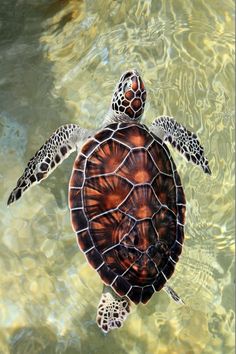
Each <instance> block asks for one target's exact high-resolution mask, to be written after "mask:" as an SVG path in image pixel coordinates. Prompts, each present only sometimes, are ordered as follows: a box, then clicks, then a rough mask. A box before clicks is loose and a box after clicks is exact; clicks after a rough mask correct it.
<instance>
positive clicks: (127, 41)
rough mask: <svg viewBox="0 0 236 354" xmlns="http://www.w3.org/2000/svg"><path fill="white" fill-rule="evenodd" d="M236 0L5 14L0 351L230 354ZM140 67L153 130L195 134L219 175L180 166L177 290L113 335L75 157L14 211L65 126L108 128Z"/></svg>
mask: <svg viewBox="0 0 236 354" xmlns="http://www.w3.org/2000/svg"><path fill="white" fill-rule="evenodd" d="M233 12H234V4H233V1H229V0H227V1H224V2H223V1H214V0H210V1H190V0H186V1H183V0H175V1H174V0H173V1H164V0H162V1H161V0H160V1H159V0H156V1H154V0H146V1H145V0H142V1H141V0H139V1H138V0H134V1H112V0H109V1H94V0H87V1H75V0H74V1H73V0H70V1H69V0H68V1H66V0H64V1H46V0H43V1H34V0H21V1H13V0H1V4H0V158H1V170H0V186H1V188H0V193H1V201H0V203H1V207H0V218H1V223H0V284H1V285H0V353H3V354H8V353H13V354H25V353H30V354H34V353H36V354H38V353H40V354H42V353H43V354H47V353H57V354H58V353H67V354H74V353H82V354H87V353H88V354H92V353H96V354H106V353H111V352H112V353H115V354H117V353H118V354H119V353H129V354H136V353H137V354H138V353H140V354H141V353H142V354H143V353H145V354H169V353H170V354H200V353H201V354H202V353H204V354H211V353H217V354H218V353H219V354H222V353H223V354H230V353H233V352H234V316H235V313H234V309H233V299H234V288H233V278H234V268H233V266H234V261H233V258H234V109H235V108H234V79H233V78H234V42H233V38H234V18H233ZM133 67H135V68H137V69H138V70H139V71H140V73H141V74H142V76H143V79H144V82H145V85H146V88H147V91H148V103H147V105H146V114H145V122H146V124H150V123H151V122H152V120H153V119H154V118H155V117H157V116H159V115H162V114H169V115H172V116H174V117H175V118H176V119H177V120H178V122H180V123H182V124H184V125H185V126H186V127H187V128H188V129H191V130H192V131H195V132H196V133H197V134H198V135H199V137H200V140H201V143H202V144H203V145H204V147H205V151H206V155H207V157H208V159H209V163H210V167H211V170H212V176H211V177H209V176H207V175H204V174H203V173H202V171H201V170H200V169H199V168H198V167H196V166H193V165H191V164H187V163H186V162H185V160H184V159H183V158H182V157H181V156H180V155H179V154H177V153H176V152H175V151H173V149H172V150H171V151H172V153H173V157H174V159H175V162H176V164H177V166H178V169H179V173H180V175H181V178H182V182H183V185H184V187H185V192H186V197H187V201H188V205H187V220H186V241H185V247H184V250H183V254H182V256H181V259H180V261H179V263H178V265H177V267H176V271H175V274H174V275H173V277H172V278H171V280H170V282H169V284H170V285H171V286H172V287H173V288H174V289H175V290H176V291H177V292H178V293H179V295H180V296H181V297H182V298H183V299H184V301H185V303H186V305H185V306H178V305H176V304H175V303H173V302H171V301H170V299H169V298H168V297H167V295H166V294H165V293H164V292H160V293H157V294H156V295H155V296H153V297H152V299H151V301H150V302H149V303H148V304H147V305H146V306H142V305H140V306H138V307H135V306H134V307H133V312H132V315H130V316H129V318H128V319H127V321H126V323H125V325H124V327H123V328H122V329H120V330H117V331H113V332H111V333H109V334H108V335H107V336H104V335H103V334H102V333H101V331H100V329H99V328H98V327H97V325H96V323H95V316H96V306H97V303H98V301H99V299H100V293H101V288H102V286H101V282H100V279H99V277H98V275H97V274H96V272H94V271H93V270H92V269H91V268H90V267H89V266H88V265H87V264H86V261H85V258H84V256H83V254H81V253H80V252H79V249H78V247H77V244H76V240H75V236H74V233H73V231H72V229H71V226H70V221H69V211H68V207H67V185H68V180H69V177H70V173H71V166H72V163H73V158H74V156H73V157H71V158H69V159H68V160H66V161H65V162H64V163H63V164H62V165H61V166H60V167H59V168H58V170H57V171H55V173H54V174H53V175H51V176H50V178H48V180H46V181H44V182H43V183H42V184H41V185H39V186H36V187H34V188H32V190H31V191H30V192H29V193H26V194H25V195H24V197H23V198H22V199H21V200H20V201H19V202H17V203H16V204H13V205H12V206H11V207H10V208H6V201H7V198H8V195H9V193H10V191H11V190H12V188H13V187H14V186H15V182H16V180H17V178H18V177H19V176H20V175H21V173H22V171H23V168H24V166H25V165H26V163H27V162H28V160H29V159H30V158H31V157H32V155H33V154H34V153H35V151H36V150H37V149H38V148H39V147H40V146H41V145H42V143H43V142H44V141H45V140H46V138H48V137H49V135H50V134H51V133H52V132H53V131H54V130H55V129H56V128H57V127H58V126H60V125H62V124H64V123H70V122H72V123H79V124H80V125H81V126H83V127H90V128H91V127H99V126H100V124H101V123H102V121H103V118H104V115H105V113H106V111H107V109H108V106H109V104H110V100H111V94H112V91H113V88H114V85H115V84H116V81H117V80H118V78H119V77H120V75H121V73H122V72H123V71H125V70H126V69H129V68H133Z"/></svg>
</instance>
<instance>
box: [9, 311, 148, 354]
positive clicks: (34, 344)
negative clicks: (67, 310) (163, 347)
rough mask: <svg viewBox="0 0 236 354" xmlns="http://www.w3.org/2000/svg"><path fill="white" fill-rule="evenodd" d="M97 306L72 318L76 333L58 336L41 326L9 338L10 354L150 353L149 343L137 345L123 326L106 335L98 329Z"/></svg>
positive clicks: (47, 326) (14, 333) (138, 343)
mask: <svg viewBox="0 0 236 354" xmlns="http://www.w3.org/2000/svg"><path fill="white" fill-rule="evenodd" d="M95 314H96V311H95V307H94V306H87V308H86V311H85V313H84V315H83V316H82V317H80V319H79V320H78V318H74V319H72V321H73V324H74V326H73V327H74V330H73V332H69V331H68V332H67V333H65V334H64V335H58V334H57V333H56V329H54V328H53V327H51V326H49V325H45V326H39V327H33V326H32V327H21V328H18V329H16V330H15V331H14V332H13V333H12V335H11V337H10V338H9V353H10V354H22V353H24V354H28V353H29V354H32V353H33V354H55V353H60V354H93V353H96V354H99V353H102V354H108V353H109V354H110V353H111V351H112V352H114V353H116V354H119V353H122V354H126V353H127V354H128V353H130V351H132V350H133V349H134V348H135V347H138V348H139V350H141V352H142V353H147V352H148V351H147V343H146V342H144V341H143V338H142V340H140V341H139V342H137V336H134V335H133V334H132V333H130V331H127V328H125V326H126V324H124V327H123V328H121V329H118V330H114V331H112V332H110V333H109V334H107V335H104V334H103V333H102V332H101V330H100V329H99V328H98V327H97V324H96V322H95V320H91V316H93V317H94V318H95Z"/></svg>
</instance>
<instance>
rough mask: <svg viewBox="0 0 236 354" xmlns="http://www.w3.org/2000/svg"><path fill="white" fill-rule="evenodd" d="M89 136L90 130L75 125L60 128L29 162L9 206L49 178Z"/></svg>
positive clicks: (10, 197)
mask: <svg viewBox="0 0 236 354" xmlns="http://www.w3.org/2000/svg"><path fill="white" fill-rule="evenodd" d="M89 134H90V132H89V131H88V130H86V129H82V128H80V127H79V126H78V125H75V124H67V125H63V126H61V127H60V128H58V129H57V130H56V131H55V132H54V133H53V134H52V136H51V137H50V138H49V139H48V140H47V141H46V142H45V144H43V146H42V147H41V148H40V149H39V150H38V151H37V152H36V154H35V155H34V156H33V157H32V159H31V160H30V161H29V163H28V165H27V167H26V168H25V171H24V173H23V175H22V176H21V177H20V178H19V179H18V181H17V185H16V187H15V188H14V189H13V191H12V192H11V194H10V196H9V198H8V201H7V205H9V204H11V203H13V202H15V201H16V200H17V199H19V198H20V197H21V196H22V194H23V193H24V192H25V191H26V190H27V189H28V188H29V187H31V186H33V185H34V184H36V183H39V182H40V181H41V180H43V179H45V178H47V177H48V175H49V174H50V173H51V172H52V171H53V170H55V168H56V167H57V166H58V165H59V164H60V163H62V161H64V160H65V159H66V158H67V157H68V156H69V155H70V154H71V153H72V152H73V151H75V150H76V146H77V145H78V144H79V143H80V142H81V141H82V140H84V139H86V138H87V137H88V136H89Z"/></svg>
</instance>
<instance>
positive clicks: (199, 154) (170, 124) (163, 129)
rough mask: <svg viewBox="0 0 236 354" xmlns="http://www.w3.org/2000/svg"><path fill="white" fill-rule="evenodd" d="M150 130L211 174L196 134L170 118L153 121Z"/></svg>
mask: <svg viewBox="0 0 236 354" xmlns="http://www.w3.org/2000/svg"><path fill="white" fill-rule="evenodd" d="M150 130H151V131H152V132H153V133H154V134H156V135H157V136H158V137H159V138H160V139H162V140H164V141H168V142H169V143H170V144H171V145H172V146H173V147H175V148H177V149H178V151H179V152H180V153H182V154H183V156H184V157H185V158H186V159H187V160H188V161H191V162H193V163H194V164H196V165H200V166H201V168H202V169H203V171H204V172H205V173H208V174H209V175H210V174H211V170H210V167H209V165H208V160H207V158H206V157H205V156H204V149H203V147H202V146H201V144H200V142H199V139H198V138H197V136H196V135H195V134H194V133H192V132H190V131H189V130H187V129H186V128H185V127H184V126H183V125H181V124H179V123H177V122H176V120H175V119H173V118H171V117H168V116H162V117H159V118H157V119H155V120H154V121H153V123H152V125H151V127H150Z"/></svg>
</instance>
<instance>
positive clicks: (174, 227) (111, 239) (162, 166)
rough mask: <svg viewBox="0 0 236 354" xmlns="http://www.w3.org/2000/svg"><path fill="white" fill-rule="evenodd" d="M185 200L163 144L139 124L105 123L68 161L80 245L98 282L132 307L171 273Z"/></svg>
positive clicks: (146, 298) (181, 233)
mask: <svg viewBox="0 0 236 354" xmlns="http://www.w3.org/2000/svg"><path fill="white" fill-rule="evenodd" d="M185 204H186V202H185V196H184V191H183V188H182V185H181V180H180V177H179V175H178V172H177V171H176V167H175V164H174V162H173V160H172V158H171V156H170V152H169V150H168V148H167V146H166V145H165V143H164V142H162V141H161V140H160V139H159V138H157V137H155V135H154V134H152V133H150V132H149V131H148V128H147V127H145V126H144V125H142V124H134V123H114V124H110V125H108V126H107V127H105V128H104V129H103V130H101V131H100V132H98V133H97V134H95V136H94V138H91V139H90V140H88V141H87V143H86V144H85V145H84V146H83V147H82V150H81V153H80V154H78V156H77V158H76V160H75V162H74V168H73V171H72V175H71V179H70V186H69V206H70V213H71V222H72V226H73V228H74V231H75V232H76V234H77V240H78V245H79V247H80V249H81V250H82V251H83V252H84V253H85V256H86V257H87V260H88V262H89V263H90V265H91V266H92V267H93V268H94V269H96V270H97V272H98V274H99V275H100V277H101V279H102V281H103V282H104V283H105V284H106V285H110V286H111V287H112V288H113V290H114V291H115V292H116V293H117V294H118V295H120V296H126V297H128V298H129V299H130V300H131V301H132V302H134V303H135V304H138V303H139V302H142V303H146V302H147V301H149V299H150V298H151V297H152V295H153V293H154V292H155V291H160V290H161V289H162V287H163V286H164V284H165V283H166V281H167V279H169V278H170V277H171V275H172V274H173V272H174V269H175V265H176V263H177V262H178V260H179V256H180V254H181V252H182V244H183V241H184V222H185V209H186V205H185Z"/></svg>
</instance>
